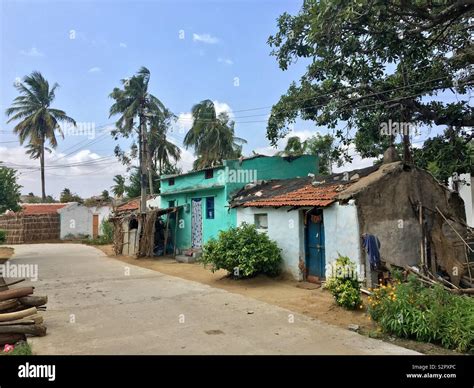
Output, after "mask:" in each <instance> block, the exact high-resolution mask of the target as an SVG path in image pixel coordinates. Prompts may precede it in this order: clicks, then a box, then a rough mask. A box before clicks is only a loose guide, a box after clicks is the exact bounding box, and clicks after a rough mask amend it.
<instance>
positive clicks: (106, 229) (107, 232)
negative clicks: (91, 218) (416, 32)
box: [100, 220, 114, 244]
mask: <svg viewBox="0 0 474 388" xmlns="http://www.w3.org/2000/svg"><path fill="white" fill-rule="evenodd" d="M100 227H101V230H102V235H101V236H100V238H101V239H102V241H104V244H111V243H112V241H113V240H114V224H113V223H112V222H110V221H109V220H103V221H102V223H101V225H100Z"/></svg>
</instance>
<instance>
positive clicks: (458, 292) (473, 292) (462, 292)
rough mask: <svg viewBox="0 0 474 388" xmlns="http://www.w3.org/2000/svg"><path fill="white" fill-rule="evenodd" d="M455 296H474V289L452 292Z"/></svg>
mask: <svg viewBox="0 0 474 388" xmlns="http://www.w3.org/2000/svg"><path fill="white" fill-rule="evenodd" d="M452 291H453V293H455V294H466V295H474V288H460V289H459V290H452Z"/></svg>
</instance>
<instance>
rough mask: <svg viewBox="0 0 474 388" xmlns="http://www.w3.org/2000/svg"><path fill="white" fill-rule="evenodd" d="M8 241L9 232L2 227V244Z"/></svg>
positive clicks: (0, 236) (0, 230) (0, 234)
mask: <svg viewBox="0 0 474 388" xmlns="http://www.w3.org/2000/svg"><path fill="white" fill-rule="evenodd" d="M5 241H7V232H6V231H5V230H3V229H0V244H4V243H5Z"/></svg>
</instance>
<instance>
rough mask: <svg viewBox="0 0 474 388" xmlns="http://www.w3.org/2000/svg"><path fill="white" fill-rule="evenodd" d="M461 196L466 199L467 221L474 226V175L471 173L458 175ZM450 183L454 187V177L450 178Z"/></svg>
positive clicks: (457, 180) (458, 187)
mask: <svg viewBox="0 0 474 388" xmlns="http://www.w3.org/2000/svg"><path fill="white" fill-rule="evenodd" d="M456 182H457V189H458V192H459V196H460V197H461V198H462V200H463V201H464V207H465V209H466V223H467V224H468V225H469V226H470V227H471V228H474V176H473V175H471V174H459V175H458V176H456ZM449 185H450V187H451V188H453V189H454V182H453V178H450V180H449Z"/></svg>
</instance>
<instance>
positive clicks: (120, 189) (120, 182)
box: [112, 175, 125, 198]
mask: <svg viewBox="0 0 474 388" xmlns="http://www.w3.org/2000/svg"><path fill="white" fill-rule="evenodd" d="M114 183H115V185H113V186H112V193H114V195H115V196H116V197H117V198H122V197H123V193H124V192H125V178H124V177H123V175H115V176H114Z"/></svg>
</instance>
